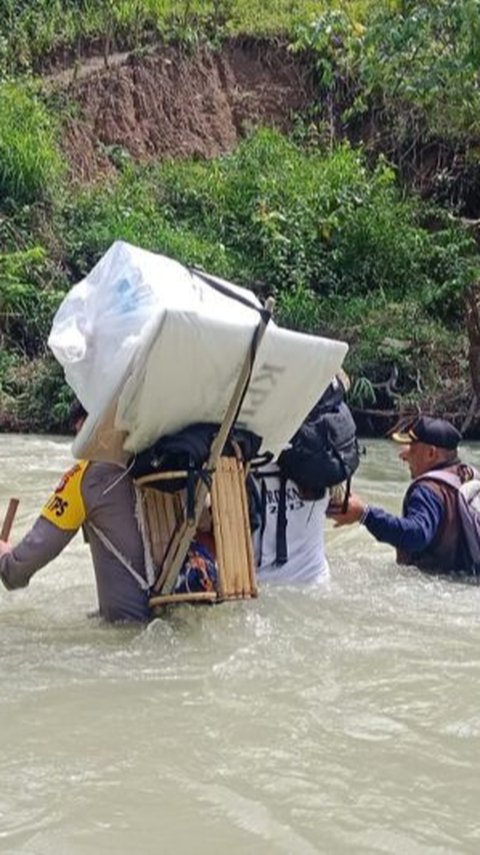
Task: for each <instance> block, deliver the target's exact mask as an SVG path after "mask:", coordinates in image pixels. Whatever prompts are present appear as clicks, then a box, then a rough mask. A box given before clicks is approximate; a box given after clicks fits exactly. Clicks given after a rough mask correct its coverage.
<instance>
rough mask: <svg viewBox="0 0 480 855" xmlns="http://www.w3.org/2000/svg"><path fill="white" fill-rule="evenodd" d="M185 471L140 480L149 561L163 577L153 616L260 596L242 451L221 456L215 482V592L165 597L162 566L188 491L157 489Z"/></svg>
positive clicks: (154, 599) (212, 499)
mask: <svg viewBox="0 0 480 855" xmlns="http://www.w3.org/2000/svg"><path fill="white" fill-rule="evenodd" d="M182 475H185V473H182V472H175V473H173V472H168V473H158V474H153V475H147V476H145V477H143V478H139V479H137V480H136V482H135V483H136V486H137V488H139V490H140V496H141V503H140V507H141V514H142V527H143V530H144V536H145V538H146V541H147V545H146V546H147V553H148V558H149V560H151V562H152V563H153V567H154V571H155V573H156V575H157V577H158V583H157V584H156V585H155V589H156V591H158V593H155V594H154V595H153V596H152V598H151V600H150V605H151V607H152V609H153V612H154V613H155V611H157V610H159V609H160V608H161V607H162V606H164V605H167V604H171V603H185V602H198V603H200V602H222V601H225V600H241V599H249V598H251V597H256V596H257V584H256V575H255V563H254V557H253V548H252V538H251V533H250V523H249V514H248V499H247V492H246V488H245V466H244V463H243V461H242V459H241V458H240V456H239V454H238V452H237V456H235V457H221V458H220V459H219V461H218V463H217V468H216V471H215V473H214V475H213V478H212V486H211V491H210V508H211V515H212V534H213V542H214V550H215V555H216V562H217V577H218V578H217V586H216V590H215V591H211V592H210V591H202V592H197V593H188V594H184V593H182V594H177V593H175V592H173V593H168V594H166V593H162V567H163V563H164V560H165V556H166V555H167V552H168V550H169V549H170V548H171V545H172V542H173V540H174V539H175V537H178V533H179V531H180V530H181V527H182V525H184V522H185V504H186V498H185V491H179V492H176V493H167V492H162V491H161V490H159V489H155V488H154V487H153V486H152V485H153V483H154V482H155V481H158V480H161V479H164V478H173V477H181V476H182Z"/></svg>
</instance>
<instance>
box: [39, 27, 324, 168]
mask: <svg viewBox="0 0 480 855" xmlns="http://www.w3.org/2000/svg"><path fill="white" fill-rule="evenodd" d="M100 64H101V61H100ZM98 65H99V62H98V61H97V62H96V63H95V61H92V59H90V60H89V61H88V63H86V64H85V66H82V67H81V68H76V69H75V70H72V71H71V73H70V76H71V78H73V77H75V79H71V80H70V82H68V81H67V80H66V75H68V73H69V72H68V71H65V70H63V71H61V72H59V73H58V74H57V75H53V76H51V77H50V78H49V79H50V83H51V82H52V80H53V81H54V83H55V88H60V89H66V91H67V94H68V97H69V99H70V100H71V101H73V102H76V103H77V104H78V105H79V107H80V110H79V116H78V117H75V118H72V119H69V120H68V121H67V123H66V126H65V133H64V149H65V153H66V155H67V159H68V161H69V163H70V167H71V174H72V178H73V179H74V180H79V181H91V180H94V179H95V178H96V177H98V176H99V175H100V174H102V173H103V174H104V173H106V172H109V171H111V170H113V169H114V167H113V165H112V160H111V158H110V157H109V154H112V152H113V151H114V149H112V148H110V147H121V148H122V149H124V150H126V151H127V152H129V154H131V155H132V157H134V158H135V159H136V160H148V159H150V158H163V159H165V158H186V157H198V158H211V157H215V156H218V155H221V154H223V153H225V152H228V151H231V150H232V149H233V148H234V147H235V145H236V144H237V142H238V141H239V139H240V138H241V137H242V136H244V135H245V134H246V133H247V132H248V131H249V130H250V129H252V128H253V127H255V126H258V125H259V124H270V125H275V126H277V127H280V128H282V129H284V130H285V129H287V128H288V126H289V124H291V121H292V116H293V114H294V113H298V112H299V111H302V110H303V109H304V108H305V107H306V106H307V105H308V104H309V103H311V102H312V97H313V95H312V91H311V88H310V86H309V80H308V74H307V71H306V69H305V68H304V67H303V66H302V64H301V62H300V61H299V60H297V59H296V58H294V57H292V55H291V54H290V53H289V52H288V50H287V49H286V47H285V46H283V45H278V44H276V45H274V46H272V45H271V44H270V45H269V43H267V42H263V41H261V40H253V39H248V40H243V41H242V40H238V39H237V40H232V41H230V42H229V43H227V44H226V45H225V46H224V47H223V49H222V53H221V54H220V53H213V52H212V51H211V50H208V49H207V48H205V47H203V48H201V49H199V50H198V51H197V52H196V53H193V54H187V53H185V52H184V51H182V50H181V49H179V48H173V47H168V48H165V47H163V48H157V49H152V50H151V51H150V52H149V53H147V54H146V55H144V56H142V57H138V56H135V55H133V54H131V55H130V56H128V55H117V56H114V57H112V58H111V61H110V63H109V68H105V67H103V68H98Z"/></svg>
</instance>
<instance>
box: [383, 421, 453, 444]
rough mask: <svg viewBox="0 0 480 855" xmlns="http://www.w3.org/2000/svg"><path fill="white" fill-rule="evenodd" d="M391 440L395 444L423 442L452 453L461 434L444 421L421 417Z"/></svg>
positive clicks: (394, 435) (395, 434)
mask: <svg viewBox="0 0 480 855" xmlns="http://www.w3.org/2000/svg"><path fill="white" fill-rule="evenodd" d="M392 439H393V440H394V441H395V442H423V443H425V445H434V446H435V447H436V448H445V449H447V450H448V451H453V450H454V449H455V448H456V447H457V445H458V443H459V442H461V439H462V434H461V433H460V431H459V430H457V428H456V427H454V426H453V425H452V424H450V422H447V421H446V419H434V418H431V417H430V416H421V417H420V418H419V419H417V420H416V421H415V422H414V423H413V424H412V426H411V427H410V428H409V429H408V431H406V432H405V433H394V434H392Z"/></svg>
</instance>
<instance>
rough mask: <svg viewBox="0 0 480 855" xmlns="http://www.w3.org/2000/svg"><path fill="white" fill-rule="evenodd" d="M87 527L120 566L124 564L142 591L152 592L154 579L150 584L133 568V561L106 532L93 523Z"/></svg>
mask: <svg viewBox="0 0 480 855" xmlns="http://www.w3.org/2000/svg"><path fill="white" fill-rule="evenodd" d="M87 525H88V528H90V529H91V530H92V531H93V533H94V534H95V535H96V537H98V539H99V541H100V542H101V543H102V544H103V546H104V547H105V549H107V550H108V551H109V552H110V553H111V554H112V555H114V556H115V558H116V559H117V560H118V561H119V562H120V564H122V565H123V567H125V570H128V572H129V573H130V575H131V576H132V577H133V578H134V579H135V581H136V582H137V584H138V585H139V586H140V588H141V590H142V591H150V589H151V587H152V584H153V579H152V580H151V581H150V582H149V581H148V580H147V579H145V578H144V577H143V576H142V574H141V573H139V572H138V570H135V567H134V566H133V564H132V563H131V561H129V560H128V558H125V556H124V555H122V553H121V552H120V550H119V549H118V547H116V546H115V544H113V543H112V541H111V540H110V538H109V537H107V535H106V534H105V532H103V531H102V530H101V529H100V528H98V526H96V525H94V523H92V522H89V523H88V524H87Z"/></svg>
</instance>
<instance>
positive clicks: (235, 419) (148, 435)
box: [0, 242, 347, 620]
mask: <svg viewBox="0 0 480 855" xmlns="http://www.w3.org/2000/svg"><path fill="white" fill-rule="evenodd" d="M269 321H270V313H269V312H268V310H265V309H264V308H263V307H262V305H261V304H260V303H259V301H258V300H257V299H256V297H255V296H254V295H253V293H252V292H250V291H247V290H246V289H243V288H238V287H236V286H233V285H230V284H229V283H224V282H222V281H221V280H218V279H215V278H213V277H210V276H207V275H206V274H203V273H199V272H197V271H191V270H188V269H187V268H184V267H182V266H181V265H180V264H178V263H177V262H174V261H172V260H170V259H166V258H163V257H162V256H157V255H154V254H152V253H148V252H145V251H144V250H139V249H137V248H135V247H131V246H129V245H128V244H124V243H122V242H118V243H116V244H114V245H113V246H112V247H111V249H110V250H109V251H108V252H107V253H106V255H105V256H104V257H103V258H102V259H101V260H100V262H99V263H98V264H97V265H96V266H95V268H94V269H93V270H92V271H91V273H90V274H89V275H88V276H87V277H86V279H85V280H83V281H82V282H81V283H79V285H77V286H75V287H74V288H73V289H72V291H71V292H70V294H69V295H67V297H66V298H65V300H64V302H63V304H62V306H61V307H60V309H59V311H58V313H57V315H56V318H55V321H54V324H53V328H52V333H51V336H50V339H49V343H50V346H51V347H52V349H53V351H54V353H55V355H56V356H57V358H58V359H59V361H60V362H61V364H62V365H63V367H64V370H65V375H66V379H67V382H68V383H69V384H70V386H71V387H72V388H73V390H74V391H75V393H76V394H77V395H78V397H79V399H80V400H81V402H82V405H83V406H84V407H85V410H86V411H88V414H89V415H88V417H87V418H86V420H85V422H84V423H82V424H81V425H80V426H79V427H80V430H79V432H78V435H77V437H76V439H75V442H74V446H73V450H74V454H75V456H77V457H78V458H80V459H81V460H82V461H88V465H87V463H86V462H85V464H83V463H82V464H78V466H80V467H82V466H83V465H85V471H86V473H87V476H88V472H89V469H90V472H93V471H95V468H96V467H97V464H100V463H103V464H104V465H108V466H116V467H117V472H118V473H119V474H118V478H117V482H118V484H122V482H124V483H123V486H122V487H121V490H123V491H124V492H125V491H127V492H128V491H129V490H130V489H131V490H132V493H131V495H132V496H133V495H135V491H134V489H133V486H132V487H131V488H130V487H128V486H127V485H128V484H131V478H130V473H129V472H128V471H127V468H126V466H127V463H130V466H131V465H132V461H133V462H134V461H135V460H136V459H137V458H138V456H139V455H140V454H141V453H142V452H145V450H146V449H148V448H150V447H154V446H155V444H156V443H157V442H158V441H159V440H160V441H161V440H162V438H165V437H168V436H170V437H171V436H175V435H177V434H178V432H179V431H182V430H184V429H185V428H187V427H188V426H190V425H192V424H198V423H200V424H202V423H208V424H210V425H214V426H215V430H214V432H213V434H212V441H211V444H210V447H209V451H208V455H207V459H206V461H204V462H203V464H201V465H200V466H199V467H198V471H197V472H196V473H195V479H196V483H195V490H194V495H193V503H192V501H190V502H188V501H187V500H186V498H185V497H186V491H185V490H181V491H180V493H178V492H177V493H176V494H174V495H175V497H176V498H175V499H173V501H172V502H171V503H170V505H169V504H168V501H167V503H166V504H165V502H164V499H162V500H161V502H160V504H159V503H158V502H157V503H154V504H156V507H157V511H158V507H160V508H161V509H162V510H161V516H163V518H164V519H161V520H160V523H161V525H162V526H163V522H164V520H165V519H167V518H168V520H169V526H170V528H169V530H168V538H169V540H168V542H167V543H166V544H164V547H165V548H164V550H163V552H162V557H161V566H159V565H158V561H157V562H156V563H155V561H153V562H152V549H151V548H150V547H151V543H148V542H147V543H145V544H144V545H145V546H146V550H145V557H144V562H143V564H142V560H141V559H139V557H138V553H139V550H138V537H137V536H136V535H135V536H134V535H133V534H132V533H131V532H130V535H129V537H128V538H127V540H128V543H125V542H122V544H121V547H120V548H119V547H118V544H116V543H115V538H114V537H111V536H110V535H109V534H108V533H106V532H105V531H104V530H103V529H100V528H98V531H96V532H95V530H94V529H92V531H93V538H98V540H99V541H100V542H101V544H102V548H104V549H106V550H107V551H109V553H110V559H111V557H112V555H113V556H115V559H116V562H117V567H118V568H119V567H122V568H123V571H124V572H125V573H127V572H129V576H130V581H129V584H131V581H132V580H133V581H135V578H136V576H137V577H138V578H137V579H136V582H137V585H138V589H140V590H142V591H143V593H142V595H141V597H139V595H138V591H137V595H136V599H137V600H139V599H141V600H142V603H143V604H144V603H145V599H146V598H147V597H148V596H149V595H150V594H152V592H153V593H154V596H153V597H151V599H150V606H152V605H153V606H154V607H156V606H158V605H160V604H161V603H163V602H167V601H175V598H176V597H177V598H181V597H182V594H180V593H178V590H177V586H178V579H179V574H181V572H184V571H185V559H186V558H187V559H188V552H189V549H191V543H192V540H194V539H195V536H196V534H197V530H198V526H199V522H200V518H201V516H202V513H203V512H204V509H205V505H206V502H207V501H208V500H209V498H210V497H211V503H212V512H213V517H214V521H215V526H214V533H215V538H216V541H217V543H216V548H217V563H218V571H219V572H218V586H217V589H216V590H215V591H214V592H213V594H212V592H205V591H204V592H203V593H207V594H209V595H210V599H215V597H217V598H218V599H224V598H229V597H235V596H252V595H254V594H255V592H256V590H255V580H254V577H253V576H252V573H250V587H249V590H247V589H246V587H248V586H246V585H245V582H244V581H240V582H239V580H238V579H237V580H235V578H227V576H228V573H227V569H226V565H227V564H228V562H229V561H231V562H233V563H235V562H234V559H235V553H238V549H239V545H241V544H242V543H243V544H244V545H245V549H246V551H245V557H246V558H248V555H249V554H251V539H250V529H249V525H248V507H247V506H246V499H245V483H244V482H245V466H244V460H243V459H241V457H236V456H235V454H236V452H235V454H234V455H233V459H232V455H231V453H230V460H229V459H228V457H227V458H225V449H226V447H227V445H228V443H229V442H230V441H231V439H232V429H233V427H235V426H236V427H237V428H238V427H240V428H241V429H242V430H244V431H246V432H247V433H249V434H251V435H255V436H257V437H258V438H259V443H260V444H261V448H260V451H261V452H267V451H268V452H270V453H272V454H273V455H275V456H277V455H278V453H279V452H280V451H281V450H282V448H284V447H285V446H286V445H287V443H288V440H289V438H290V437H291V436H293V434H294V433H295V431H296V429H297V428H298V426H299V425H300V423H301V422H302V420H303V418H304V417H305V415H306V414H307V413H308V412H309V411H310V410H311V408H312V406H313V405H314V404H315V402H316V401H317V400H318V398H319V397H320V395H321V394H322V393H323V391H324V389H325V388H326V386H327V385H328V382H329V380H330V378H331V377H332V376H334V374H335V373H336V372H337V371H338V369H339V368H340V365H341V362H342V359H343V356H344V355H345V352H346V349H347V347H346V345H345V344H344V343H342V342H337V341H330V340H326V339H321V338H317V337H313V336H306V335H301V334H298V333H293V332H291V331H288V330H284V329H280V328H278V327H277V326H276V325H275V324H274V323H273V322H270V323H269ZM299 378H301V382H299ZM118 467H122V468H118ZM165 474H167V476H168V475H170V476H172V475H173V476H174V480H175V477H176V476H178V477H179V478H184V477H186V475H187V474H188V473H186V472H182V471H179V472H170V473H165V472H164V471H162V467H161V466H160V467H159V470H158V471H154V472H152V473H151V475H152V478H151V479H150V481H149V483H148V487H146V485H145V482H143V483H142V484H140V492H142V490H145V489H151V487H152V482H153V481H155V482H156V483H155V487H156V488H158V487H160V488H161V487H162V483H161V482H162V480H163V479H164V476H165ZM77 477H78V480H79V482H80V480H81V478H80V477H79V476H77ZM89 477H91V476H89ZM147 477H148V476H147ZM82 478H86V476H85V474H83V475H82ZM88 480H89V478H87V480H86V481H85V485H84V486H86V484H87V482H88ZM166 480H168V479H166ZM139 481H141V479H139ZM117 482H116V481H115V480H113V479H112V481H111V483H109V485H108V487H107V489H105V488H103V491H101V496H102V499H103V501H104V503H107V502H108V501H110V500H109V499H108V497H109V495H110V494H111V493H114V492H115V490H116V488H117V486H118V485H117ZM182 486H183V485H182ZM57 498H58V496H57ZM60 498H61V497H60ZM136 498H137V499H138V491H137V497H136ZM85 499H86V496H85ZM190 499H191V494H190ZM87 504H88V501H87ZM149 504H150V505H152V502H150V503H149ZM84 505H85V501H84ZM52 507H53V506H52ZM142 507H143V504H142V502H141V501H140V503H139V502H138V501H137V502H136V508H137V509H138V508H140V510H141V509H142ZM129 513H130V514H131V517H132V521H133V522H135V524H136V521H135V519H134V514H133V508H132V506H131V507H130V512H129ZM43 519H47V520H48V515H47V517H43ZM120 519H121V514H120V513H119V514H118V520H117V521H119V520H120ZM132 521H131V522H132ZM84 522H86V526H87V528H88V525H89V520H87V516H86V515H84V516H83V517H82V514H77V516H76V517H75V520H74V524H75V525H76V526H77V527H78V525H80V524H82V523H84ZM154 522H155V521H154ZM157 522H158V520H157ZM50 523H52V520H51V518H50ZM75 525H74V526H73V530H75ZM94 525H95V522H94ZM155 525H156V523H155ZM155 525H153V527H152V519H148V518H147V519H145V518H143V519H142V518H141V519H140V533H141V538H143V541H144V542H145V540H149V539H150V540H151V538H149V537H147V535H151V533H152V531H153V529H154V528H155ZM137 527H138V526H137ZM34 528H35V527H34ZM247 529H248V530H247ZM126 530H127V529H126V528H125V531H126ZM64 531H65V530H64ZM71 531H72V529H70V528H69V529H68V533H69V536H68V539H70V537H71V536H72V535H71V534H70V532H71ZM135 544H137V545H136V546H135ZM19 549H20V547H17V549H16V550H13V553H12V554H11V555H10V557H8V556H6V557H5V558H2V559H0V575H1V576H2V578H4V580H5V582H6V583H7V584H8V579H7V577H8V573H7V571H6V570H4V568H5V567H6V565H9V566H10V577H9V579H10V583H11V582H12V578H13V576H12V570H11V568H12V566H13V565H12V561H15V557H16V556H17V555H18V550H19ZM2 551H7V550H6V547H5V548H4V547H2ZM199 552H200V553H201V550H199ZM207 555H208V553H207ZM50 557H53V555H51V556H50ZM133 558H134V559H135V561H133V560H132V559H133ZM153 558H155V556H153ZM47 560H49V559H47ZM43 563H45V562H43ZM100 563H101V562H100ZM187 563H188V561H187ZM207 563H208V558H207ZM241 563H244V561H243V559H242V562H241ZM223 564H225V567H223V566H222V565H223ZM130 565H131V567H130ZM132 569H133V571H134V572H133V573H132V572H131V570H132ZM237 569H238V555H237ZM117 572H119V573H120V570H119V569H118V571H117ZM30 575H31V574H30ZM233 575H234V576H235V575H238V574H237V571H235V573H234V574H233ZM27 577H28V578H29V575H28V573H27V575H26V577H25V579H26V581H28V578H27ZM98 580H99V577H98V574H97V586H98V591H99V600H100V601H102V599H103V606H102V602H101V603H100V605H101V611H102V612H103V613H104V616H105V617H107V618H108V619H110V620H116V619H119V614H117V612H116V611H115V609H113V611H112V610H111V608H110V606H108V607H107V606H105V598H102V595H101V587H102V586H101V585H98ZM24 583H25V582H24ZM110 587H111V583H108V584H107V588H108V589H110ZM184 593H185V592H184ZM187 593H188V592H187ZM120 611H121V612H122V609H120ZM133 611H134V612H136V611H137V609H136V607H135V608H134V609H133ZM139 611H140V612H142V615H141V616H140V617H141V619H143V618H144V617H145V616H146V615H147V614H148V609H147V610H146V612H145V613H143V605H142V606H141V607H140V609H139ZM127 612H128V609H127ZM122 614H123V612H122ZM123 616H124V617H125V616H127V617H128V616H130V615H123ZM120 619H122V618H120Z"/></svg>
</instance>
